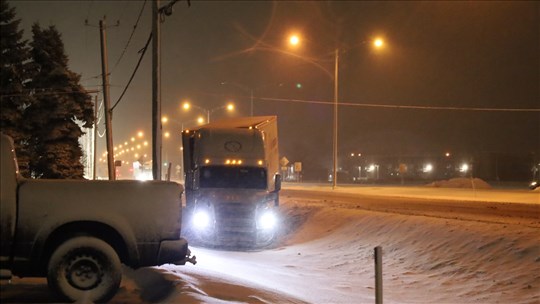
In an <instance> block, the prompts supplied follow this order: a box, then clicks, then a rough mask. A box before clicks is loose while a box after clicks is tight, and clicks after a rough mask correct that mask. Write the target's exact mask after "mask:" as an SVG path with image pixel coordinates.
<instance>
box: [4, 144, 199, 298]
mask: <svg viewBox="0 0 540 304" xmlns="http://www.w3.org/2000/svg"><path fill="white" fill-rule="evenodd" d="M0 137H1V147H0V159H1V160H0V161H1V162H0V165H1V166H0V171H1V172H0V173H1V174H0V217H1V218H0V219H1V221H0V236H1V242H0V250H1V252H0V274H1V276H2V279H8V278H10V277H11V276H12V275H15V276H18V277H46V278H47V283H48V285H49V287H50V288H51V289H52V290H53V291H54V292H55V293H56V294H58V295H59V296H60V297H61V298H62V299H63V300H67V301H76V300H78V299H81V298H85V299H88V300H91V301H93V302H106V301H107V300H109V299H110V298H112V297H113V296H114V294H115V293H116V291H117V290H118V288H119V286H120V282H121V279H122V271H121V264H125V265H126V266H129V267H132V268H139V267H145V266H156V265H161V264H167V263H170V264H177V265H183V264H185V263H186V262H191V263H193V264H195V262H196V260H195V257H194V256H193V257H192V256H191V253H190V250H189V249H188V243H187V241H186V240H185V239H184V238H182V237H180V228H181V219H182V214H181V213H182V203H181V195H182V193H183V188H182V186H181V185H179V184H176V183H174V182H165V181H146V182H141V181H133V180H129V181H128V180H123V181H89V180H40V179H25V178H22V177H21V176H20V175H19V173H18V167H17V162H16V158H15V157H16V156H15V152H14V146H13V141H12V140H11V138H10V137H8V136H6V135H3V134H0Z"/></svg>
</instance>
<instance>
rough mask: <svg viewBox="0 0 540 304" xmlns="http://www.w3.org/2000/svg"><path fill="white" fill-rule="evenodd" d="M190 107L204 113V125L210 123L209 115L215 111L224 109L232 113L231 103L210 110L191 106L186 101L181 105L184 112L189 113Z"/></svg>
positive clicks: (232, 106)
mask: <svg viewBox="0 0 540 304" xmlns="http://www.w3.org/2000/svg"><path fill="white" fill-rule="evenodd" d="M192 107H193V108H197V109H199V110H201V111H203V112H205V113H206V123H210V114H211V113H213V112H215V111H217V110H221V109H226V110H227V111H229V112H232V111H234V104H233V103H228V104H226V105H224V106H221V107H217V108H213V109H210V110H208V109H205V108H203V107H199V106H197V105H194V104H191V103H190V102H187V101H186V102H184V103H183V104H182V108H183V109H184V111H189V110H190V109H191V108H192ZM199 121H200V120H199Z"/></svg>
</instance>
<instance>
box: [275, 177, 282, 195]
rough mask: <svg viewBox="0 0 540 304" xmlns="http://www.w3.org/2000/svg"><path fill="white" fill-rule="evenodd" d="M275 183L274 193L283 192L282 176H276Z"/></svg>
mask: <svg viewBox="0 0 540 304" xmlns="http://www.w3.org/2000/svg"><path fill="white" fill-rule="evenodd" d="M274 181H275V187H274V188H275V190H274V191H276V192H277V191H279V190H281V174H276V175H274Z"/></svg>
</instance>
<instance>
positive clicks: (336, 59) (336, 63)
mask: <svg viewBox="0 0 540 304" xmlns="http://www.w3.org/2000/svg"><path fill="white" fill-rule="evenodd" d="M334 55H335V57H334V140H333V142H334V146H333V153H332V155H333V159H334V163H333V165H334V171H333V173H332V177H333V178H332V189H335V188H336V185H337V162H338V161H337V159H338V148H337V147H338V144H337V141H338V102H339V95H338V92H339V91H338V90H339V82H338V76H339V48H336V50H335V54H334Z"/></svg>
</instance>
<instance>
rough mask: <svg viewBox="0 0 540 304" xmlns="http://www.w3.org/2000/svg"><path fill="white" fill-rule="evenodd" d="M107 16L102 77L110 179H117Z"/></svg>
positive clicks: (102, 32)
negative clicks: (110, 93)
mask: <svg viewBox="0 0 540 304" xmlns="http://www.w3.org/2000/svg"><path fill="white" fill-rule="evenodd" d="M105 27H106V25H105V17H103V20H100V21H99V33H100V38H101V78H102V82H103V104H104V107H105V137H106V140H107V168H108V173H109V180H115V179H116V170H115V167H114V150H113V140H112V117H111V116H112V111H111V104H110V100H109V69H108V65H107V61H108V59H107V35H106V33H105Z"/></svg>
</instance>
